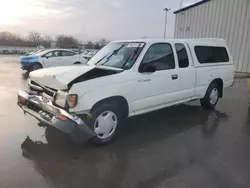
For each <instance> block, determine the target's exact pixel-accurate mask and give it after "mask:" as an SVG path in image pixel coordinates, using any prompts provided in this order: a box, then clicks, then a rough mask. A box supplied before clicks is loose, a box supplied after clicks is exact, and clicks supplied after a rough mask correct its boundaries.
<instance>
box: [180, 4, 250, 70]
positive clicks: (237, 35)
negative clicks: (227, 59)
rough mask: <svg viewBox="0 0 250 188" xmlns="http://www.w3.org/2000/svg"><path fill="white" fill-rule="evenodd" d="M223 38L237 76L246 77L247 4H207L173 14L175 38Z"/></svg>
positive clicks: (249, 52) (249, 47) (249, 48)
mask: <svg viewBox="0 0 250 188" xmlns="http://www.w3.org/2000/svg"><path fill="white" fill-rule="evenodd" d="M204 37H213V38H224V39H225V40H226V41H227V43H228V46H229V48H230V50H231V53H232V56H233V58H234V61H235V69H236V71H238V72H248V73H250V0H211V1H208V2H206V3H204V4H201V5H199V6H196V7H193V8H191V9H188V10H185V11H183V12H181V13H177V14H176V22H175V38H204Z"/></svg>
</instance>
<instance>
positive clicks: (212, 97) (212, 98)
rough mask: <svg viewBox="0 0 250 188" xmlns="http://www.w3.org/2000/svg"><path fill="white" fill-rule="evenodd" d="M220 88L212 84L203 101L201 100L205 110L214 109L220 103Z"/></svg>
mask: <svg viewBox="0 0 250 188" xmlns="http://www.w3.org/2000/svg"><path fill="white" fill-rule="evenodd" d="M219 94H220V88H219V86H218V84H217V83H212V84H211V85H210V86H209V88H208V90H207V92H206V95H205V97H204V98H203V99H201V100H200V102H201V105H202V106H204V107H205V108H214V107H215V106H216V104H217V103H218V101H219V96H220V95H219Z"/></svg>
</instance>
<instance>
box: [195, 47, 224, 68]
mask: <svg viewBox="0 0 250 188" xmlns="http://www.w3.org/2000/svg"><path fill="white" fill-rule="evenodd" d="M194 50H195V54H196V56H197V59H198V61H199V62H200V63H201V64H203V63H225V62H229V57H228V53H227V50H226V48H225V47H213V46H195V48H194Z"/></svg>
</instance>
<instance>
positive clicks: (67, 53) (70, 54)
mask: <svg viewBox="0 0 250 188" xmlns="http://www.w3.org/2000/svg"><path fill="white" fill-rule="evenodd" d="M61 53H62V56H73V55H75V53H74V52H70V51H61Z"/></svg>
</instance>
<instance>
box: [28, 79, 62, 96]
mask: <svg viewBox="0 0 250 188" xmlns="http://www.w3.org/2000/svg"><path fill="white" fill-rule="evenodd" d="M29 87H30V90H31V91H35V92H37V93H38V94H41V95H43V96H45V97H47V98H48V99H50V100H53V98H54V97H55V95H56V93H57V90H55V89H51V88H48V87H46V86H41V85H39V84H38V83H36V82H34V81H33V80H29Z"/></svg>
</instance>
